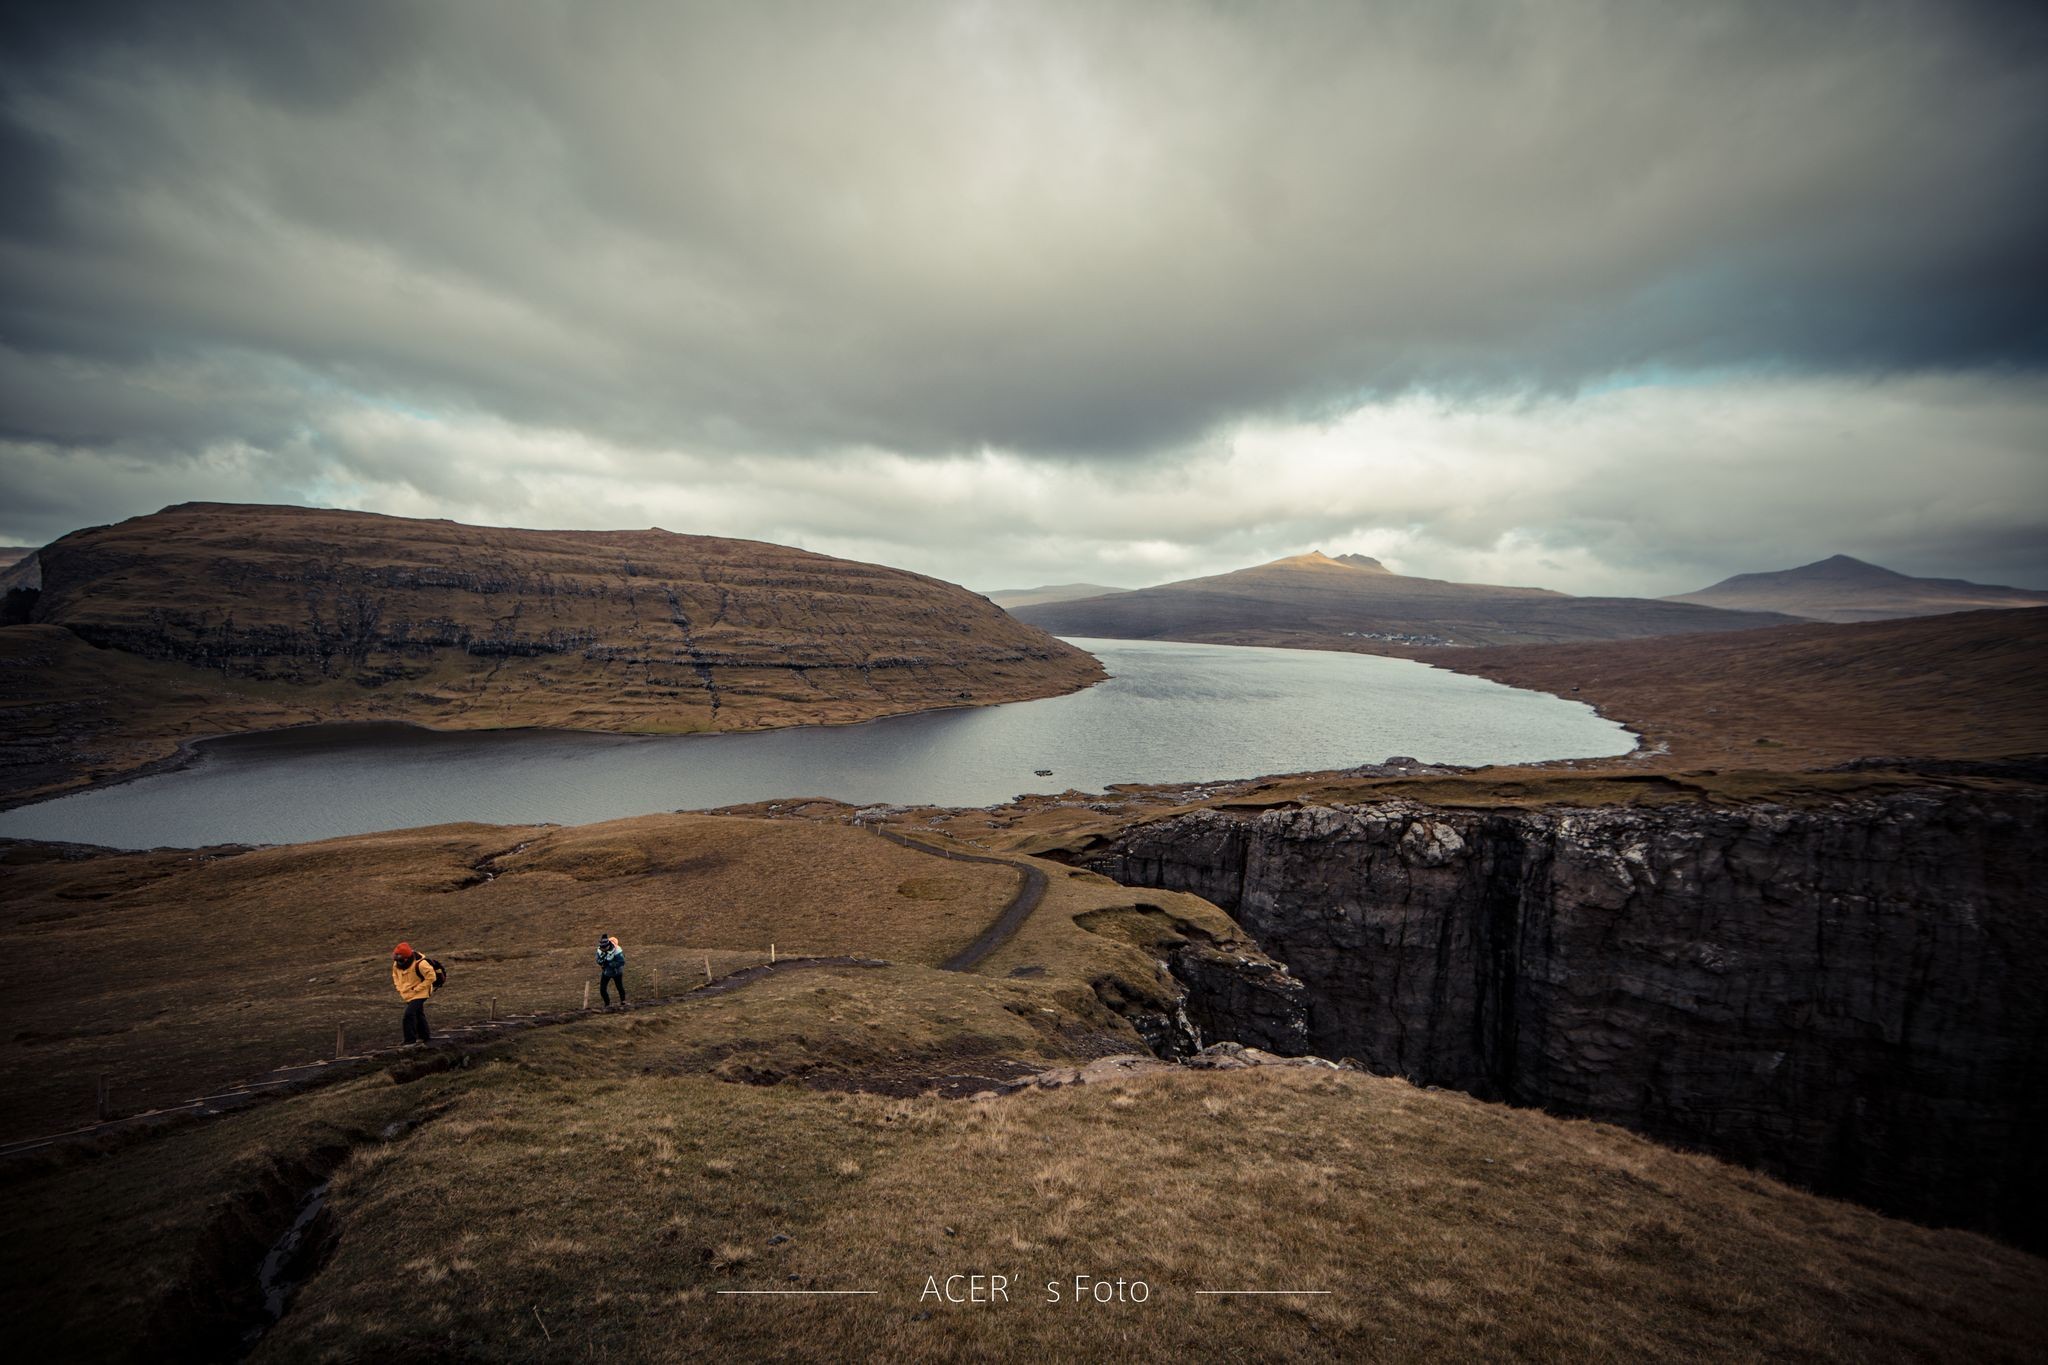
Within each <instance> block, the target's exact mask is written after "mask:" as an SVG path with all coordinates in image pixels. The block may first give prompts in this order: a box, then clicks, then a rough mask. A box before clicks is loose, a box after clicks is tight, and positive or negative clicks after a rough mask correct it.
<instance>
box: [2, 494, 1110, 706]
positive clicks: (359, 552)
mask: <svg viewBox="0 0 2048 1365" xmlns="http://www.w3.org/2000/svg"><path fill="white" fill-rule="evenodd" d="M40 562H41V571H42V577H43V585H42V593H41V596H40V597H39V599H38V600H37V602H36V603H35V607H34V614H33V619H34V621H35V622H37V623H39V624H47V625H56V626H62V627H64V628H65V629H67V630H69V631H70V632H71V633H72V634H73V635H76V636H77V637H79V638H80V639H82V640H84V641H86V642H87V643H89V644H91V645H94V646H98V647H101V648H112V649H118V650H121V651H123V652H125V653H127V654H131V655H135V656H139V657H141V658H144V659H149V660H160V661H165V662H172V663H180V664H187V665H193V666H197V667H199V668H203V669H206V670H208V671H210V672H212V673H214V674H215V675H216V676H219V677H222V678H226V679H230V680H242V681H251V682H256V683H279V682H281V683H288V684H309V685H313V686H316V687H317V686H320V685H323V684H346V685H347V686H345V687H343V688H342V689H341V690H343V691H344V692H349V693H355V694H375V693H379V692H382V693H383V694H384V698H383V699H381V700H384V702H385V704H384V705H382V706H380V707H374V708H370V709H373V710H375V711H376V712H377V713H378V714H385V715H390V714H394V713H406V712H410V713H416V715H412V716H409V717H408V718H418V719H423V720H426V721H428V722H429V723H439V722H440V721H442V720H444V719H446V718H447V716H446V715H445V714H443V713H460V714H464V715H467V717H468V718H467V719H466V720H463V721H461V722H459V723H463V724H470V725H474V724H479V723H482V724H554V725H564V726H576V727H581V728H597V729H643V728H644V729H659V730H676V729H685V730H687V729H731V728H745V727H748V726H752V725H761V724H788V723H794V722H799V721H804V720H824V721H837V720H856V719H862V718H865V717H867V716H872V715H881V714H887V713H890V712H893V711H907V710H915V709H919V708H921V707H929V706H944V705H959V704H963V703H965V704H972V703H983V702H993V701H1009V700H1016V699H1019V698H1022V697H1032V696H1047V695H1052V694H1056V693H1059V692H1064V691H1071V690H1073V689H1074V688H1077V687H1081V686H1085V685H1087V684H1088V683H1090V682H1093V681H1096V680H1097V679H1099V678H1100V677H1101V671H1100V669H1099V667H1098V666H1097V665H1096V664H1095V661H1094V660H1093V659H1091V658H1090V657H1089V656H1088V655H1086V654H1084V653H1082V652H1081V651H1079V650H1076V649H1073V648H1072V647H1070V646H1068V645H1065V644H1062V643H1061V642H1060V641H1058V640H1055V639H1053V638H1052V637H1050V636H1048V635H1046V634H1045V633H1044V632H1043V631H1040V630H1037V629H1035V628H1033V627H1029V626H1025V625H1022V624H1021V623H1019V622H1017V621H1015V620H1014V619H1012V618H1011V617H1009V616H1007V615H1005V614H1004V613H1003V612H1002V611H1000V610H998V609H997V608H996V607H994V606H993V605H991V604H990V603H988V602H987V601H986V600H984V599H982V598H980V597H977V596H975V595H974V594H972V593H969V592H967V591H965V590H964V589H961V588H957V587H954V586H953V585H951V584H948V583H942V582H939V581H937V580H935V579H930V578H925V577H922V576H920V575H917V574H911V573H905V572H902V571H900V570H896V569H889V568H883V567H881V566H878V565H872V564H857V563H852V562H849V561H846V560H838V559H832V558H829V557H827V556H824V555H816V554H809V553H806V552H805V551H802V550H796V549H791V548H789V547H786V546H780V545H769V544H763V543H760V542H756V541H742V540H725V539H718V538H714V537H708V536H679V535H672V534H670V533H668V532H666V531H658V530H649V531H617V532H609V531H588V532H586V531H523V530H507V529H500V528H492V527H476V526H460V525H456V524H454V523H452V522H440V521H412V520H406V519H402V518H396V517H382V516H373V515H370V514H367V513H358V512H335V511H317V510H310V509H306V508H292V507H242V506H227V505H220V504H204V503H195V504H186V505H182V506H178V507H172V508H167V509H166V510H164V511H162V512H159V513H157V514H155V515H153V516H148V517H138V518H136V519H134V520H132V521H127V522H123V523H121V524H119V525H117V526H106V527H97V528H93V529H90V530H86V531H80V532H76V533H74V534H72V535H69V536H66V537H65V538H64V539H62V540H60V541H58V542H56V543H55V544H54V545H51V546H49V547H47V548H46V549H44V550H43V551H42V552H41V555H40ZM479 704H481V710H480V711H477V714H474V715H470V714H468V713H470V712H472V711H476V710H477V708H478V706H479ZM342 709H343V710H344V711H346V712H348V713H349V715H351V716H353V712H354V711H356V710H362V709H364V708H363V707H354V708H349V707H343V708H342Z"/></svg>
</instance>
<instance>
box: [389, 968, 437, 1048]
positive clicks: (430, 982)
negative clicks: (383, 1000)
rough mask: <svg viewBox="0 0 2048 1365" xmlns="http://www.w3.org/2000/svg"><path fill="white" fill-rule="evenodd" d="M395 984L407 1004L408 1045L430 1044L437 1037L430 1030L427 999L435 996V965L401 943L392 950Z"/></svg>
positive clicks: (399, 996) (406, 1034)
mask: <svg viewBox="0 0 2048 1365" xmlns="http://www.w3.org/2000/svg"><path fill="white" fill-rule="evenodd" d="M391 984H392V985H394V986H396V987H397V988H398V998H399V999H401V1000H403V1001H404V1002H405V1041H406V1042H408V1043H427V1042H432V1041H433V1034H432V1033H430V1032H429V1031H428V1029H427V997H428V996H430V995H432V994H433V993H434V964H433V963H431V962H429V961H427V959H426V958H425V957H424V956H422V955H421V954H419V953H416V952H414V951H413V950H412V945H411V944H410V943H401V944H399V945H398V946H397V947H396V948H393V949H392V950H391Z"/></svg>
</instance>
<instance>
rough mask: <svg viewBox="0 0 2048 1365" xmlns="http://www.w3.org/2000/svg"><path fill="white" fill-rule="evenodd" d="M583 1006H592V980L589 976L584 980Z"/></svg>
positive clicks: (587, 1007)
mask: <svg viewBox="0 0 2048 1365" xmlns="http://www.w3.org/2000/svg"><path fill="white" fill-rule="evenodd" d="M583 1008H585V1009H589V1008H590V981H589V979H588V978H586V979H585V980H584V982H583Z"/></svg>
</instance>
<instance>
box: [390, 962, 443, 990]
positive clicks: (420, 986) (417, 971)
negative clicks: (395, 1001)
mask: <svg viewBox="0 0 2048 1365" xmlns="http://www.w3.org/2000/svg"><path fill="white" fill-rule="evenodd" d="M391 984H392V985H394V986H396V987H398V998H399V999H401V1000H424V999H426V998H427V997H428V996H430V995H432V994H433V993H434V968H433V964H431V963H430V962H428V961H427V960H426V958H424V957H415V958H414V959H413V960H412V965H411V966H407V967H401V966H399V965H398V959H397V958H393V959H392V960H391Z"/></svg>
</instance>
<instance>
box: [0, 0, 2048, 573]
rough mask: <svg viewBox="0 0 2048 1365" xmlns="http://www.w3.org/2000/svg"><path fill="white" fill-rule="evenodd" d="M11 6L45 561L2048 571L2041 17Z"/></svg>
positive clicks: (14, 164) (13, 364) (31, 448)
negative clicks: (257, 551)
mask: <svg viewBox="0 0 2048 1365" xmlns="http://www.w3.org/2000/svg"><path fill="white" fill-rule="evenodd" d="M0 23H4V25H5V27H4V28H0V175H4V177H5V180H4V185H5V189H4V191H0V541H16V542H20V543H29V544H35V543H41V542H43V541H46V540H48V539H51V538H54V537H55V536H57V535H60V534H62V533H63V532H65V531H68V530H71V529H73V528H75V527H77V526H80V525H87V524H92V523H97V522H106V521H113V520H118V519H120V518H122V517H126V516H132V515H136V514H139V513H143V512H148V511H153V510H155V509H156V508H158V507H161V506H163V505H165V504H167V503H172V502H180V501H187V500H194V499H215V500H232V501H263V502H296V503H313V504H320V505H328V506H338V507H360V508H365V509H369V510H373V511H383V512H392V513H399V514H404V515H416V516H447V517H453V518H456V519H459V520H464V521H473V522H483V523H492V524H502V525H519V526H553V527H637V526H648V525H658V526H663V527H666V528H668V529H670V530H674V531H690V532H704V533H714V534H721V535H741V536H752V537H759V538H762V539H768V540H775V541H782V542H786V543H793V544H799V545H803V546H805V547H807V548H810V549H815V550H823V551H827V552H830V553H835V554H845V555H851V556H855V557H858V558H863V559H873V560H879V561H882V562H886V563H891V564H896V565H901V566H903V567H906V568H912V569H917V570H920V571H922V572H927V573H933V574H937V575H939V576H941V577H944V578H948V579H952V580H954V581H958V582H963V583H967V584H969V585H970V586H974V587H977V588H982V589H992V588H998V587H1012V586H1024V585H1029V584H1036V583H1042V582H1048V581H1065V580H1069V579H1085V580H1091V581H1098V582H1108V583H1117V584H1126V585H1137V584H1144V583H1152V582H1159V581H1164V580H1166V579H1170V578H1177V577H1184V576H1188V575H1190V574H1195V573H1205V572H1214V571H1218V570H1222V569H1227V568H1233V567H1237V566H1239V565H1242V564H1245V563H1250V562H1255V561H1259V560H1263V559H1269V558H1273V557H1275V556H1278V555H1282V554H1291V553H1297V552H1299V551H1302V550H1306V549H1310V548H1322V549H1325V550H1328V551H1330V552H1332V553H1337V552H1340V551H1346V550H1359V551H1364V552H1366V553H1370V554H1375V555H1378V556H1380V557H1381V558H1383V559H1385V560H1386V561H1387V562H1388V563H1389V564H1390V565H1392V566H1394V567H1396V568H1399V569H1401V570H1404V571H1407V572H1414V573H1425V574H1431V575H1435V576H1441V577H1456V578H1473V579H1484V580H1489V581H1505V582H1515V583H1532V584H1540V585H1543V586H1549V587H1558V588H1564V589H1567V590H1574V591H1587V592H1641V593H1666V592H1676V591H1682V590H1685V589H1689V588H1694V587H1698V586H1702V585H1704V584H1705V583H1707V582H1710V581H1712V580H1714V579H1717V578H1720V577H1722V576H1725V575H1726V574H1729V573H1734V572H1740V571H1744V570H1751V569H1769V568H1782V567H1787V566H1789V565H1792V564H1797V563H1801V562H1804V561H1807V560H1811V559H1817V558H1820V557H1823V556H1825V555H1827V554H1830V553H1833V552H1836V551H1844V552H1848V553H1851V554H1855V555H1858V556H1860V557H1863V558H1866V559H1872V560H1875V561H1878V562H1881V563H1884V564H1887V565H1889V566H1891V567H1894V568H1898V569H1902V570H1905V571H1908V572H1913V573H1933V574H1943V575H1957V576H1964V577H1972V578H1978V579H1981V580H1987V581H1994V582H2009V583H2020V584H2025V585H2029V586H2048V383H2044V376H2048V368H2044V366H2048V312H2044V305H2048V263H2044V246H2043V244H2044V243H2048V6H2038V5H2037V6H2026V5H2011V6H2003V5H1994V4H1988V3H1985V4H1972V3H1962V2H1960V0H1942V2H1941V3H1906V2H1904V0H1884V2H1882V3H1851V2H1850V0H1842V2H1841V3H1822V2H1820V0H1814V2H1812V3H1796V4H1794V3H1784V2H1783V0H1758V2H1757V3H1755V4H1741V3H1711V4H1703V3H1685V4H1676V3H1674V4H1670V5H1663V4H1655V3H1648V2H1647V0H1613V2H1612V3H1597V2H1595V0H1585V2H1584V3H1579V2H1578V0H1543V3H1530V4H1527V5H1516V4H1509V3H1504V2H1489V3H1476V2H1475V3H1461V2H1460V0H1405V2H1392V3H1380V4H1355V5H1348V4H1338V3H1329V4H1318V5H1290V4H1253V3H1233V4H1215V5H1200V4H1194V3H1162V4H1156V5H1155V4H1146V3H1137V2H1136V0H1118V3H1114V4H1104V3H1100V2H1099V0H1096V2H1093V3H1079V4H1073V5H1063V4H1027V3H987V4H950V5H940V4H929V5H925V4H920V5H892V4H881V3H862V4H858V5H847V4H824V3H817V4H780V3H763V2H762V0H749V3H746V4H731V5H718V6H701V7H698V6H687V5H681V4H677V3H674V2H673V0H659V2H658V3H657V2H654V0H650V2H649V3H645V4H603V3H591V2H590V0H559V2H558V3H520V2H515V0H475V2H474V3H451V2H450V0H441V2H440V3H434V4H416V3H393V4H377V3H362V2H361V0H357V2H356V3H349V4H267V3H262V4H259V3H250V4H239V3H219V2H215V3H209V4H207V5H204V6H197V7H189V8H188V7H176V6H164V5H157V6H150V7H130V6H125V5H102V4H96V3H86V2H85V0H65V3H61V4H57V5H52V6H50V7H49V8H48V10H47V11H44V12H41V13H38V11H37V8H36V7H35V6H30V5H22V4H19V3H17V4H14V5H11V6H9V7H8V17H7V18H6V19H5V20H4V21H0Z"/></svg>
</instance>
